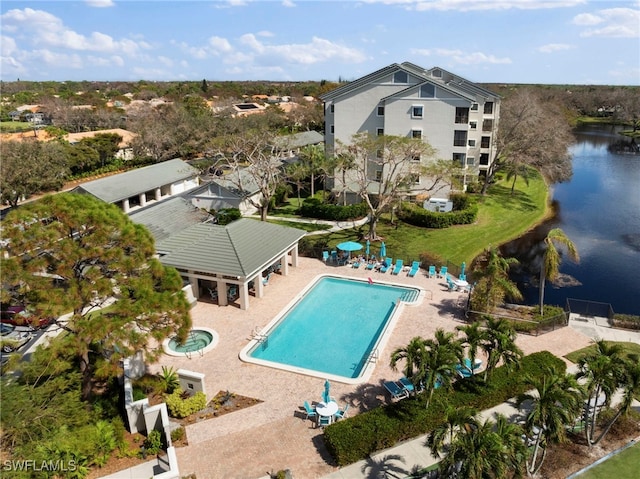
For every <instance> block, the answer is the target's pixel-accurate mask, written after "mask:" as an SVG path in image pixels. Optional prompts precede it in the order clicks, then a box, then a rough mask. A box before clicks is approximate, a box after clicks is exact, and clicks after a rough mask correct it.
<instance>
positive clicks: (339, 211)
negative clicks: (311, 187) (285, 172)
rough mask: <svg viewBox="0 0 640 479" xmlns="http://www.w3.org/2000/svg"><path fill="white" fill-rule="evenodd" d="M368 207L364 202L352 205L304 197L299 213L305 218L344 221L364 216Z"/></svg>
mask: <svg viewBox="0 0 640 479" xmlns="http://www.w3.org/2000/svg"><path fill="white" fill-rule="evenodd" d="M368 212H369V208H368V206H367V204H366V203H357V204H353V205H346V206H341V205H334V204H331V203H323V202H322V201H320V200H319V199H318V198H306V199H305V200H304V201H303V202H302V206H301V207H300V215H301V216H306V217H307V218H319V219H323V220H332V221H346V220H353V219H357V218H362V217H363V216H366V215H367V213H368Z"/></svg>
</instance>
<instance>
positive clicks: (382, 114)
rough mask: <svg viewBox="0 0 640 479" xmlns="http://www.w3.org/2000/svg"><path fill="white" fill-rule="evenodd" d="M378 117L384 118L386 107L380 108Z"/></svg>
mask: <svg viewBox="0 0 640 479" xmlns="http://www.w3.org/2000/svg"><path fill="white" fill-rule="evenodd" d="M378 116H384V106H379V107H378Z"/></svg>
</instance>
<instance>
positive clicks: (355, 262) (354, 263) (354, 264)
mask: <svg viewBox="0 0 640 479" xmlns="http://www.w3.org/2000/svg"><path fill="white" fill-rule="evenodd" d="M351 267H352V268H355V269H358V268H359V267H360V261H359V260H355V261H354V262H353V263H351Z"/></svg>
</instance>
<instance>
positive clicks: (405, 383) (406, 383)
mask: <svg viewBox="0 0 640 479" xmlns="http://www.w3.org/2000/svg"><path fill="white" fill-rule="evenodd" d="M398 383H399V384H400V385H401V386H402V387H403V388H404V390H405V391H407V394H412V393H413V392H414V391H415V390H416V387H415V386H414V385H413V383H412V382H411V381H410V380H409V378H407V377H405V376H402V377H401V378H400V379H398Z"/></svg>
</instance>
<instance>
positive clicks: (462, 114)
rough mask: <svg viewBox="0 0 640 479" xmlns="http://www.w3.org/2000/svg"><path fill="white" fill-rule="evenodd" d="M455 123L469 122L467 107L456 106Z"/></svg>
mask: <svg viewBox="0 0 640 479" xmlns="http://www.w3.org/2000/svg"><path fill="white" fill-rule="evenodd" d="M456 123H464V124H465V125H466V124H467V123H469V109H468V108H459V107H456Z"/></svg>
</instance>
